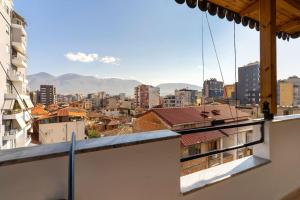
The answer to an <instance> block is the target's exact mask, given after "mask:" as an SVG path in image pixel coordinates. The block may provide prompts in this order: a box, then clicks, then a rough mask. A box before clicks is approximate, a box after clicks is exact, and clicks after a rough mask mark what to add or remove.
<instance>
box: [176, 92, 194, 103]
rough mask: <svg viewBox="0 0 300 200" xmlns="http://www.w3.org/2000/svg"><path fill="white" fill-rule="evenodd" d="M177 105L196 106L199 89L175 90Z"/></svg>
mask: <svg viewBox="0 0 300 200" xmlns="http://www.w3.org/2000/svg"><path fill="white" fill-rule="evenodd" d="M175 98H176V107H184V106H194V105H196V104H197V90H189V89H180V90H175Z"/></svg>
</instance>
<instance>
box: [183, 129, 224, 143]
mask: <svg viewBox="0 0 300 200" xmlns="http://www.w3.org/2000/svg"><path fill="white" fill-rule="evenodd" d="M224 136H225V135H224V134H223V133H222V132H221V131H219V130H216V131H207V132H201V133H193V134H188V135H182V136H181V138H180V141H181V144H182V145H183V146H190V145H195V144H198V143H202V142H208V141H211V140H215V139H218V138H221V137H224Z"/></svg>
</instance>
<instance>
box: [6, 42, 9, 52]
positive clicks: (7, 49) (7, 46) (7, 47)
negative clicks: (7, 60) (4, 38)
mask: <svg viewBox="0 0 300 200" xmlns="http://www.w3.org/2000/svg"><path fill="white" fill-rule="evenodd" d="M6 52H7V53H9V52H10V47H9V44H7V45H6Z"/></svg>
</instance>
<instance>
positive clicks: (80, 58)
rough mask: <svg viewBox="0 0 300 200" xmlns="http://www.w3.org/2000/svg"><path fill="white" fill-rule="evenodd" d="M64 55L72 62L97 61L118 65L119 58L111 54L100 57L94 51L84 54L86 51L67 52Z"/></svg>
mask: <svg viewBox="0 0 300 200" xmlns="http://www.w3.org/2000/svg"><path fill="white" fill-rule="evenodd" d="M65 57H66V58H67V59H68V60H70V61H73V62H84V63H90V62H95V61H99V62H101V63H104V64H113V65H119V62H120V59H119V58H116V57H113V56H104V57H100V56H99V55H98V54H96V53H91V54H86V53H81V52H78V53H73V52H69V53H67V54H66V55H65Z"/></svg>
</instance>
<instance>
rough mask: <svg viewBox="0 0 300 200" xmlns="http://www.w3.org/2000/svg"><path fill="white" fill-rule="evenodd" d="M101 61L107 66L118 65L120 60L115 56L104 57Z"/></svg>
mask: <svg viewBox="0 0 300 200" xmlns="http://www.w3.org/2000/svg"><path fill="white" fill-rule="evenodd" d="M99 61H100V62H102V63H105V64H114V65H118V64H119V61H120V59H119V58H115V57H113V56H104V57H103V58H100V59H99Z"/></svg>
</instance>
